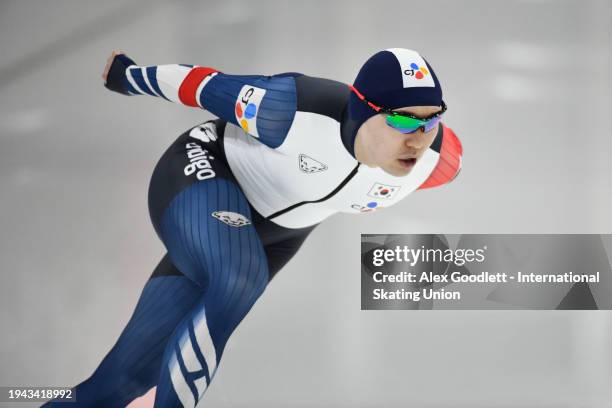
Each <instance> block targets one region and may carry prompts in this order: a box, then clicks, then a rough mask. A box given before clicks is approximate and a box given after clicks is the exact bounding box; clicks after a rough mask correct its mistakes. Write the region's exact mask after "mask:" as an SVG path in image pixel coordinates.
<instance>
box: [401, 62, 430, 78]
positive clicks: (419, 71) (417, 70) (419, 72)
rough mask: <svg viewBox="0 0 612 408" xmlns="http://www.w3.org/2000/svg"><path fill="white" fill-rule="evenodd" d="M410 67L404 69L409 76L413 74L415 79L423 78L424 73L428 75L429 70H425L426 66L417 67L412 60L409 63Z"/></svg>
mask: <svg viewBox="0 0 612 408" xmlns="http://www.w3.org/2000/svg"><path fill="white" fill-rule="evenodd" d="M410 68H412V69H409V70H406V71H407V72H406V74H407V75H410V76H412V75H414V76H415V78H416V79H423V78H425V75H429V71H428V70H427V68H425V67H419V66H418V65H417V64H415V63H414V62H413V63H412V64H410Z"/></svg>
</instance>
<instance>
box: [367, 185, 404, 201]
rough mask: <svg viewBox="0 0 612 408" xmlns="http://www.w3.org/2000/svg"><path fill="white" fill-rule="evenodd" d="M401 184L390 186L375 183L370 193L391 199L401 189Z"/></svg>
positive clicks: (376, 196)
mask: <svg viewBox="0 0 612 408" xmlns="http://www.w3.org/2000/svg"><path fill="white" fill-rule="evenodd" d="M399 189H400V186H389V185H387V184H382V183H374V185H373V186H372V188H371V189H370V192H369V193H368V195H369V196H370V197H375V198H384V199H390V198H393V197H394V196H395V195H396V194H397V192H398V191H399Z"/></svg>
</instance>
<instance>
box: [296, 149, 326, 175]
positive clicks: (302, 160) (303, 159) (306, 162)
mask: <svg viewBox="0 0 612 408" xmlns="http://www.w3.org/2000/svg"><path fill="white" fill-rule="evenodd" d="M299 164H300V170H302V171H303V172H304V173H309V174H310V173H316V172H319V171H324V170H327V165H326V164H324V163H321V162H320V161H318V160H315V159H313V158H312V157H310V156H307V155H305V154H300V157H299Z"/></svg>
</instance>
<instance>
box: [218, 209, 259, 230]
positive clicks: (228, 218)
mask: <svg viewBox="0 0 612 408" xmlns="http://www.w3.org/2000/svg"><path fill="white" fill-rule="evenodd" d="M212 216H213V217H215V218H216V219H218V220H219V221H221V222H224V223H226V224H227V225H229V226H230V227H244V226H245V225H250V224H251V221H249V219H248V218H247V217H245V216H244V215H242V214H238V213H235V212H231V211H215V212H214V213H212Z"/></svg>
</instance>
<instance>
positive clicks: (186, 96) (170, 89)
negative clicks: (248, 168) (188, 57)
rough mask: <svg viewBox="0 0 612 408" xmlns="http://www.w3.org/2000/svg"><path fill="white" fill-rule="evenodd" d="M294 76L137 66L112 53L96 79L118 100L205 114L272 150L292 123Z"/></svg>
mask: <svg viewBox="0 0 612 408" xmlns="http://www.w3.org/2000/svg"><path fill="white" fill-rule="evenodd" d="M300 75H301V74H297V73H286V74H280V75H274V76H264V75H228V74H224V73H222V72H220V71H218V70H217V69H215V68H210V67H203V66H197V65H186V64H168V65H151V66H139V65H137V64H136V63H135V62H134V61H133V60H132V59H130V58H129V57H128V56H126V55H125V54H123V53H121V52H113V53H112V54H111V56H110V57H109V59H108V61H107V64H106V68H105V70H104V73H103V74H102V77H103V79H104V81H105V84H104V85H105V86H106V87H107V88H108V89H110V90H112V91H115V92H119V93H122V94H124V95H150V96H155V97H159V98H163V99H166V100H167V101H170V102H175V103H181V104H183V105H187V106H191V107H195V108H201V109H206V110H208V111H209V112H211V113H212V114H214V115H215V116H217V117H219V118H221V119H223V120H226V121H228V122H231V123H233V124H235V125H238V126H240V127H241V128H242V129H243V130H244V131H245V132H247V133H248V134H250V135H252V136H253V137H255V138H257V139H259V141H260V142H262V143H264V144H266V145H268V146H269V147H273V148H275V147H278V146H279V145H280V144H281V143H282V142H283V140H284V139H285V137H286V136H287V133H288V132H289V128H290V127H291V124H292V122H293V118H294V116H295V112H296V109H297V96H296V86H295V77H296V76H300Z"/></svg>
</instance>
